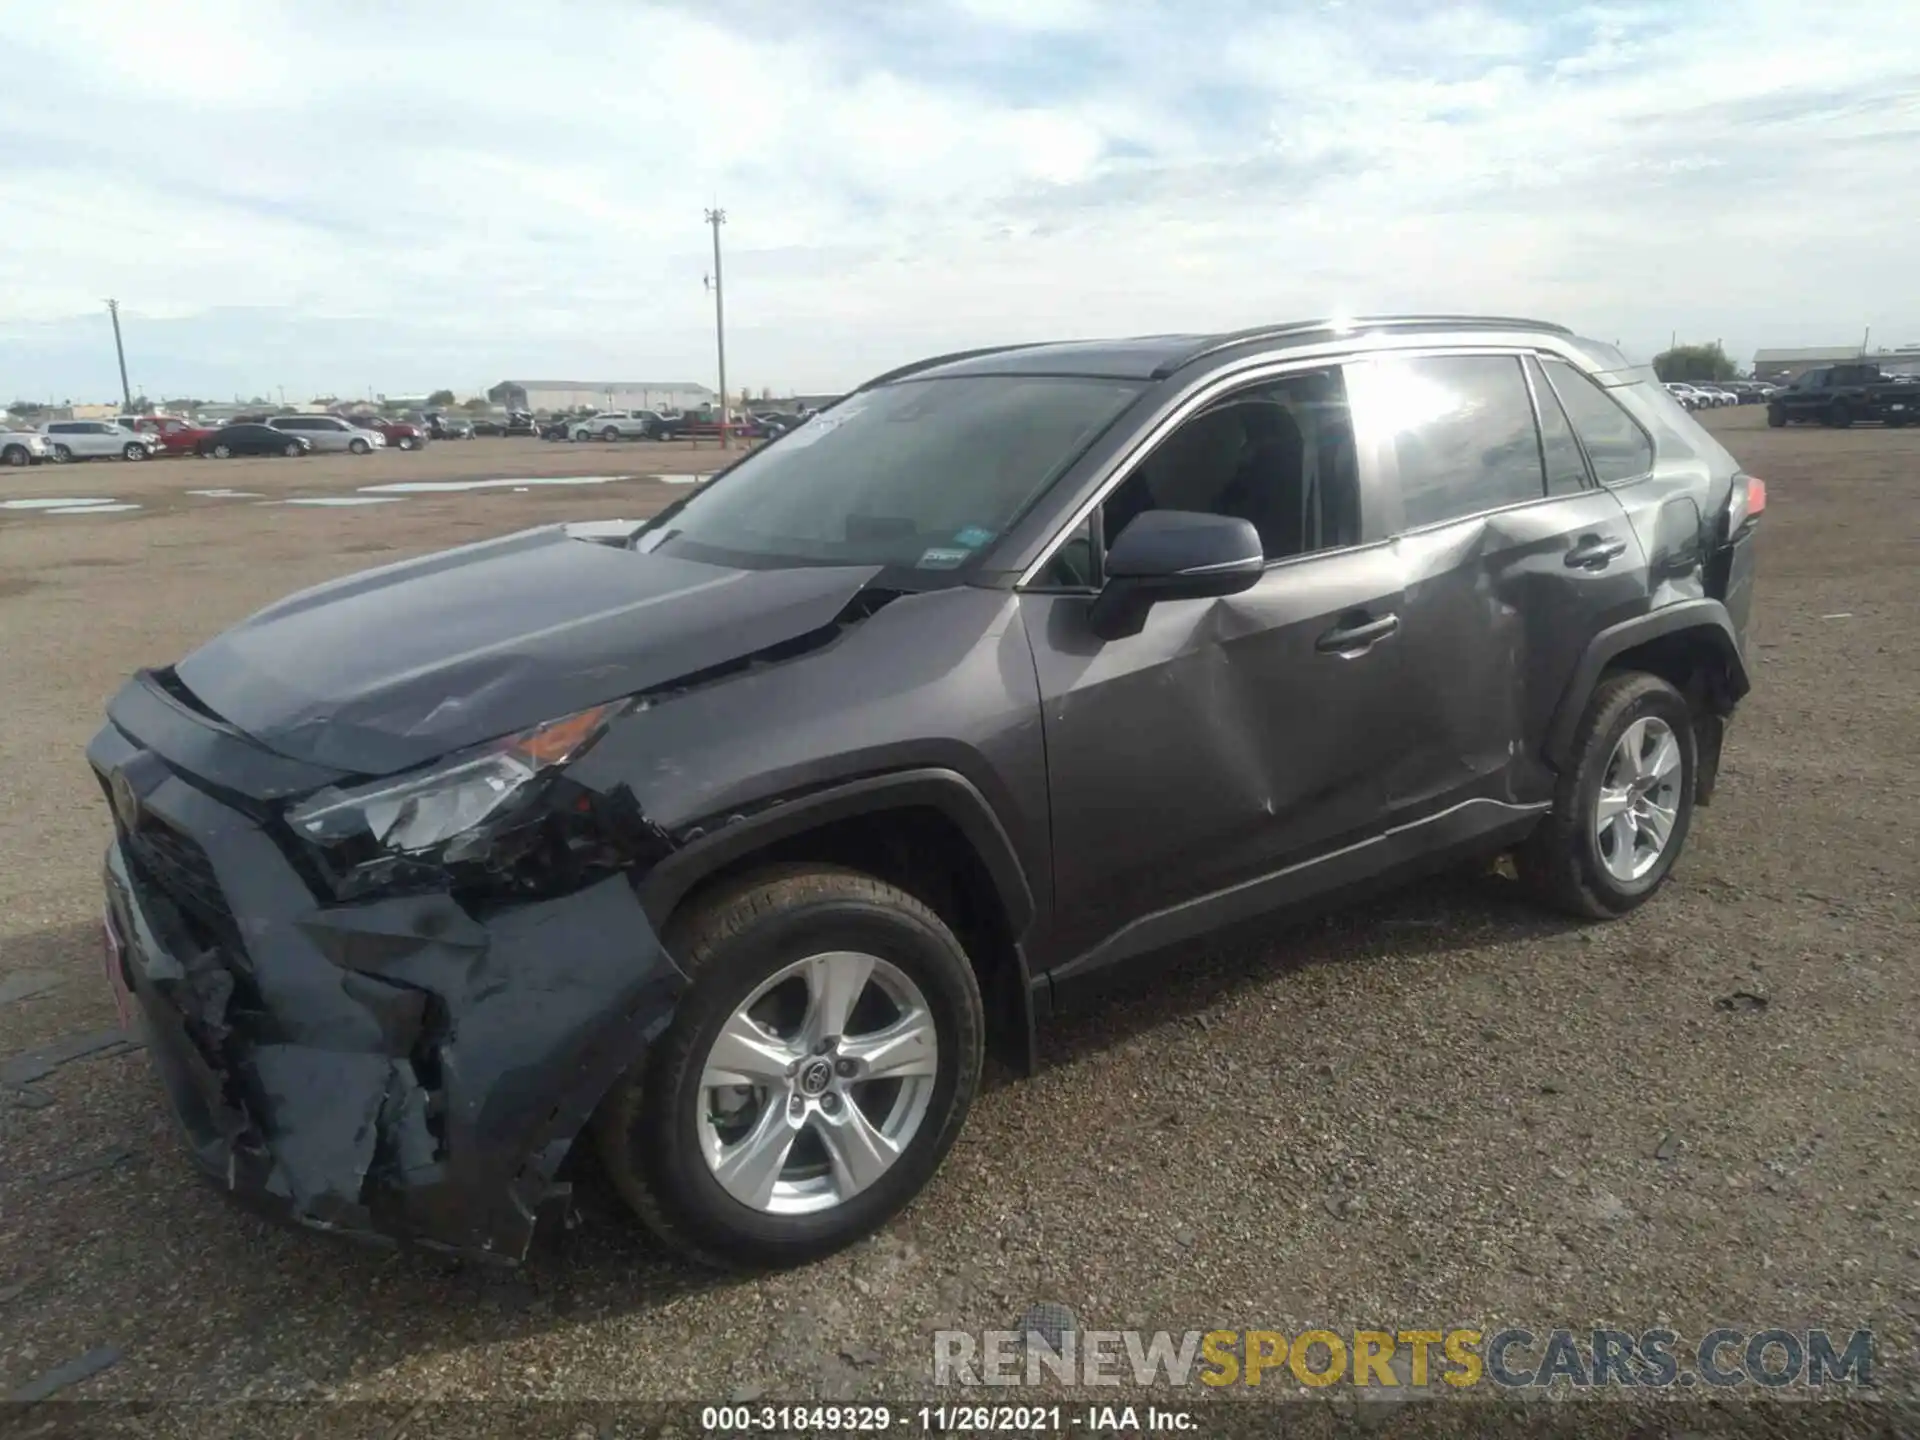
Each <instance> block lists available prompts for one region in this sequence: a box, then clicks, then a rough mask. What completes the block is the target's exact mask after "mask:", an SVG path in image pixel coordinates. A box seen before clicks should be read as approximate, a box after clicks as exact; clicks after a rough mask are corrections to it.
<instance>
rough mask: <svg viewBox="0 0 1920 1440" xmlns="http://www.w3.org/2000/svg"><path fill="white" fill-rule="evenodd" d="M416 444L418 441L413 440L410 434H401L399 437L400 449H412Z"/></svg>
mask: <svg viewBox="0 0 1920 1440" xmlns="http://www.w3.org/2000/svg"><path fill="white" fill-rule="evenodd" d="M418 444H419V442H418V441H417V440H415V439H414V438H413V437H412V436H411V435H402V436H401V437H400V448H401V449H402V450H412V449H414V448H416V447H417V446H418Z"/></svg>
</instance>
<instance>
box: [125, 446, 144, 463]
mask: <svg viewBox="0 0 1920 1440" xmlns="http://www.w3.org/2000/svg"><path fill="white" fill-rule="evenodd" d="M120 454H121V455H122V456H123V457H125V458H126V459H128V460H144V459H146V458H147V447H146V446H144V445H134V444H129V445H128V446H127V448H126V449H124V450H122V451H121V452H120Z"/></svg>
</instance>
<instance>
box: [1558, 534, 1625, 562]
mask: <svg viewBox="0 0 1920 1440" xmlns="http://www.w3.org/2000/svg"><path fill="white" fill-rule="evenodd" d="M1626 553H1627V542H1626V541H1624V540H1619V539H1616V538H1614V537H1613V536H1611V535H1582V536H1581V537H1580V538H1579V539H1578V540H1576V541H1575V542H1574V545H1573V548H1572V549H1571V550H1569V551H1567V568H1568V569H1569V570H1604V569H1606V568H1607V566H1608V565H1610V564H1612V563H1613V562H1614V561H1615V560H1616V559H1618V558H1619V557H1620V556H1622V555H1624V554H1626Z"/></svg>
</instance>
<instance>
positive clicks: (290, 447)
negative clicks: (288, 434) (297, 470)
mask: <svg viewBox="0 0 1920 1440" xmlns="http://www.w3.org/2000/svg"><path fill="white" fill-rule="evenodd" d="M280 453H281V454H282V455H284V456H286V457H287V458H288V459H289V460H297V459H298V458H299V457H300V456H301V455H302V454H303V453H305V452H304V451H303V450H302V449H301V447H300V442H299V441H298V440H289V441H288V442H287V448H286V449H284V450H282V451H281V452H280Z"/></svg>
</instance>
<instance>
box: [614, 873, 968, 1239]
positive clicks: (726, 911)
mask: <svg viewBox="0 0 1920 1440" xmlns="http://www.w3.org/2000/svg"><path fill="white" fill-rule="evenodd" d="M665 940H666V946H667V949H668V951H669V953H670V954H672V955H673V957H674V958H675V959H676V960H677V961H678V962H679V963H680V964H681V965H682V966H683V967H684V968H685V969H686V970H687V972H688V974H689V975H690V976H691V977H692V981H693V983H692V985H691V986H690V987H689V988H688V990H687V993H686V994H685V996H683V997H682V999H681V1001H680V1007H679V1010H678V1011H677V1012H676V1014H675V1015H674V1017H673V1022H672V1024H671V1025H669V1026H668V1028H667V1030H666V1032H665V1033H664V1034H662V1035H661V1037H660V1039H659V1040H658V1041H656V1042H655V1044H654V1046H653V1048H652V1051H651V1052H650V1053H649V1055H648V1056H647V1057H646V1059H645V1060H643V1061H642V1062H641V1063H640V1064H639V1065H638V1066H636V1067H635V1068H634V1070H632V1071H630V1072H629V1073H628V1074H627V1075H626V1076H625V1077H623V1078H622V1079H621V1080H620V1081H618V1082H617V1083H616V1084H615V1085H614V1087H613V1089H612V1091H611V1092H610V1093H609V1094H608V1095H607V1097H606V1099H605V1100H604V1101H603V1102H602V1104H601V1106H600V1108H599V1111H598V1113H597V1114H596V1115H595V1117H594V1132H595V1139H596V1140H597V1142H598V1148H599V1152H600V1156H601V1159H602V1162H603V1163H604V1165H605V1168H606V1170H607V1173H608V1175H609V1176H610V1177H611V1179H612V1182H613V1185H614V1187H615V1188H616V1189H617V1190H618V1191H619V1192H620V1194H621V1196H622V1197H623V1198H624V1199H625V1200H626V1202H627V1203H628V1204H629V1205H630V1206H632V1208H633V1210H634V1212H635V1213H636V1214H637V1215H639V1217H640V1218H641V1220H642V1221H644V1222H645V1223H646V1225H647V1227H648V1229H650V1230H652V1231H653V1233H654V1234H655V1235H657V1236H658V1237H659V1238H660V1239H661V1240H662V1241H664V1242H665V1243H666V1244H667V1245H668V1246H670V1247H671V1248H672V1249H674V1250H676V1251H679V1252H680V1253H681V1254H684V1255H687V1256H689V1257H691V1258H693V1259H696V1260H699V1261H701V1262H702V1263H705V1264H707V1265H711V1266H714V1267H716V1268H719V1269H732V1270H742V1269H778V1268H784V1267H787V1266H792V1265H800V1264H805V1263H806V1262H808V1261H810V1260H815V1259H818V1258H820V1257H821V1256H823V1255H828V1254H831V1253H832V1252H833V1251H835V1250H839V1249H841V1248H843V1247H844V1246H846V1245H849V1244H851V1243H853V1242H854V1241H855V1240H858V1239H860V1238H861V1237H862V1236H865V1235H868V1234H870V1233H872V1232H873V1231H874V1230H876V1229H878V1228H879V1227H880V1226H881V1225H883V1224H885V1223H886V1221H887V1220H889V1219H890V1218H892V1217H893V1216H894V1215H895V1214H897V1213H898V1212H899V1211H900V1210H901V1209H902V1208H903V1207H904V1206H905V1205H906V1204H907V1203H908V1202H909V1201H910V1200H912V1199H913V1197H914V1196H915V1195H917V1194H918V1193H919V1192H920V1190H921V1189H922V1188H924V1187H925V1185H926V1183H927V1181H928V1180H929V1179H931V1178H932V1176H933V1173H934V1171H935V1170H937V1169H938V1168H939V1166H940V1162H941V1161H942V1160H943V1159H944V1158H945V1157H946V1153H947V1151H948V1149H949V1148H951V1146H952V1144H953V1141H954V1138H955V1136H957V1135H958V1134H959V1132H960V1127H961V1124H962V1123H963V1122H964V1121H965V1119H966V1115H967V1110H968V1107H969V1106H970V1105H971V1104H972V1101H973V1095H974V1091H975V1090H976V1088H977V1087H978V1085H979V1082H980V1067H981V1063H982V1054H983V1050H984V1033H985V1017H984V1013H983V1011H982V1008H981V1003H980V990H979V985H978V983H977V981H976V980H975V978H974V973H973V967H972V965H971V964H970V963H969V962H968V960H967V956H966V952H965V951H964V950H962V949H961V947H960V942H959V941H958V940H956V939H955V938H954V936H953V932H952V931H950V930H949V929H948V928H947V926H946V925H945V923H944V922H942V921H941V919H940V917H939V916H937V915H936V914H934V913H933V911H932V910H930V909H928V908H927V907H926V906H925V905H923V904H921V902H920V901H918V900H916V899H914V898H913V896H911V895H909V894H907V893H906V892H905V891H903V890H900V889H898V888H897V887H895V886H892V885H888V884H885V883H884V882H882V881H880V880H876V879H874V878H873V877H871V876H868V875H863V874H860V873H858V872H856V871H852V870H844V869H840V868H838V867H835V866H826V865H805V864H802V865H781V866H774V867H771V868H769V869H765V870H761V871H759V872H757V873H755V874H752V875H748V876H745V877H743V878H741V879H739V880H737V881H735V882H732V883H729V884H727V885H725V886H724V887H723V888H722V889H720V890H718V891H716V892H715V893H714V894H712V895H711V896H709V897H707V898H705V899H704V900H700V901H697V902H695V903H694V904H693V905H692V907H691V908H690V909H689V910H688V911H687V912H686V913H684V914H682V915H676V916H675V917H674V919H673V922H672V923H671V924H670V925H669V926H668V927H667V932H666V936H665ZM836 949H858V950H860V951H862V952H863V953H867V954H872V955H878V956H880V957H881V958H883V959H885V960H887V961H888V962H890V963H891V964H892V965H894V966H896V967H897V968H898V969H899V970H901V971H902V972H904V973H905V974H906V975H907V977H908V978H909V979H911V980H912V981H913V982H914V984H915V985H917V986H918V987H919V989H920V991H921V993H922V995H924V996H925V998H926V1000H927V1005H928V1009H929V1011H930V1013H931V1015H932V1017H933V1021H934V1026H935V1030H936V1034H937V1037H938V1041H939V1055H940V1061H939V1069H938V1072H937V1074H936V1076H935V1079H934V1085H933V1095H932V1098H931V1100H930V1102H929V1104H928V1107H927V1111H926V1114H925V1116H924V1118H923V1119H922V1120H921V1122H920V1124H919V1127H918V1129H917V1130H916V1131H915V1132H914V1133H913V1136H912V1138H911V1139H910V1140H909V1141H908V1142H907V1144H906V1147H905V1149H904V1150H903V1152H902V1153H901V1155H900V1157H899V1158H898V1159H897V1160H895V1161H894V1162H893V1164H892V1166H891V1168H889V1169H888V1170H887V1171H886V1172H885V1173H884V1174H882V1175H881V1176H880V1177H879V1178H878V1179H877V1180H875V1181H874V1182H873V1183H872V1185H871V1186H870V1187H869V1188H867V1189H865V1190H863V1191H861V1192H859V1193H858V1194H856V1195H854V1196H853V1197H852V1198H851V1199H848V1200H845V1201H842V1202H841V1203H839V1204H837V1205H834V1206H833V1207H831V1208H830V1209H827V1210H823V1211H816V1212H813V1213H809V1214H802V1215H776V1214H769V1213H765V1212H762V1211H759V1210H755V1209H752V1208H750V1207H749V1206H747V1205H745V1204H743V1203H741V1202H740V1201H738V1200H736V1199H735V1198H734V1197H733V1196H732V1195H730V1194H728V1193H727V1192H726V1191H725V1190H724V1189H722V1188H721V1186H720V1183H719V1181H718V1180H717V1179H716V1178H715V1177H714V1174H713V1172H712V1170H711V1169H710V1168H709V1166H708V1164H707V1161H706V1159H705V1158H704V1156H703V1155H702V1154H701V1151H700V1145H699V1137H698V1126H697V1115H698V1107H699V1105H700V1104H701V1094H700V1079H701V1073H702V1069H703V1066H704V1064H705V1060H706V1056H707V1054H708V1051H709V1050H710V1048H711V1047H712V1044H713V1041H714V1038H715V1036H716V1035H717V1034H718V1033H719V1030H720V1028H721V1026H722V1025H724V1024H725V1023H726V1021H727V1020H728V1018H729V1017H730V1016H731V1015H732V1014H733V1011H734V1008H735V1007H736V1006H737V1005H738V1004H740V1003H741V1002H742V1001H743V1000H744V999H746V998H747V997H748V996H749V995H750V994H751V993H752V991H753V990H754V989H755V988H756V987H757V986H758V985H759V984H761V983H762V982H763V981H764V980H765V979H766V978H767V977H769V976H770V975H772V974H774V973H775V972H776V971H778V970H780V969H781V968H783V967H784V966H786V965H788V964H790V963H792V962H793V961H795V960H798V959H801V958H804V957H805V956H807V955H810V954H819V953H824V952H825V951H828V950H836Z"/></svg>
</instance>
